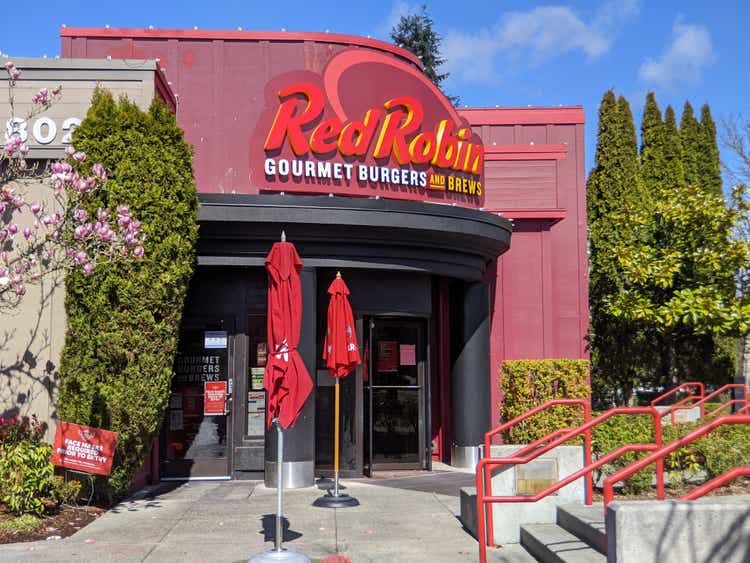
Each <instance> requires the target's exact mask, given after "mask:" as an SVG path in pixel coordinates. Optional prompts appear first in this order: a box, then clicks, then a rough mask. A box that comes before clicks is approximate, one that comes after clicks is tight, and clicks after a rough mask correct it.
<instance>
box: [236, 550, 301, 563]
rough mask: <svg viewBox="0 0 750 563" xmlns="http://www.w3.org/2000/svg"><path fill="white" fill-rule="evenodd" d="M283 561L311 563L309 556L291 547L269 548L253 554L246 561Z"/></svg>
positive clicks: (263, 562) (266, 562)
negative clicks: (277, 549) (279, 549)
mask: <svg viewBox="0 0 750 563" xmlns="http://www.w3.org/2000/svg"><path fill="white" fill-rule="evenodd" d="M278 561H283V562H285V563H311V562H310V558H309V557H307V556H306V555H302V554H301V553H297V552H296V551H294V550H293V549H286V548H283V549H282V550H281V551H276V550H275V549H269V550H268V551H264V552H263V553H259V554H258V555H253V556H252V557H251V558H250V559H248V560H247V563H273V562H278Z"/></svg>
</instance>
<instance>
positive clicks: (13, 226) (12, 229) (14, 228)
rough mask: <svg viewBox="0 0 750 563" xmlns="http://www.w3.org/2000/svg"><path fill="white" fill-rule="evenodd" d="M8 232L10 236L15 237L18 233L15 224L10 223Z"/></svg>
mask: <svg viewBox="0 0 750 563" xmlns="http://www.w3.org/2000/svg"><path fill="white" fill-rule="evenodd" d="M8 232H9V233H10V234H11V235H15V234H16V233H17V232H18V226H17V225H16V224H15V223H10V224H9V225H8Z"/></svg>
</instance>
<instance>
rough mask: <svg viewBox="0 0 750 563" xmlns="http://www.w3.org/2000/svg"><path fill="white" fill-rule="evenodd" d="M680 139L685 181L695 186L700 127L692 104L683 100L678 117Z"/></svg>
mask: <svg viewBox="0 0 750 563" xmlns="http://www.w3.org/2000/svg"><path fill="white" fill-rule="evenodd" d="M680 139H681V141H682V168H683V170H684V172H685V182H686V183H687V185H688V186H696V185H698V183H699V182H700V173H699V172H698V159H699V157H700V152H701V145H702V139H701V127H700V123H698V120H697V119H695V114H694V113H693V106H692V105H690V102H685V106H684V107H683V109H682V118H681V119H680Z"/></svg>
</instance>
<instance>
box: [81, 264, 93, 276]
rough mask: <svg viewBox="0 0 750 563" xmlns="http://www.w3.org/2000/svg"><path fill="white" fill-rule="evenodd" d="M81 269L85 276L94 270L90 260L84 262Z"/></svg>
mask: <svg viewBox="0 0 750 563" xmlns="http://www.w3.org/2000/svg"><path fill="white" fill-rule="evenodd" d="M83 271H84V272H85V274H86V275H87V276H90V275H91V272H93V271H94V265H93V264H92V263H91V262H86V263H85V264H84V265H83Z"/></svg>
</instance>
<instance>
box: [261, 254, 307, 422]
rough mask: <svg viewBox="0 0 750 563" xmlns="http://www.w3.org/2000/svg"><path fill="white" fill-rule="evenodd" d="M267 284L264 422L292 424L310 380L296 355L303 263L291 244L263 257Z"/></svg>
mask: <svg viewBox="0 0 750 563" xmlns="http://www.w3.org/2000/svg"><path fill="white" fill-rule="evenodd" d="M266 269H267V270H268V275H269V277H270V282H269V284H268V360H267V362H266V370H265V373H264V377H263V386H264V387H265V388H266V391H268V406H267V409H266V410H267V412H266V416H267V423H268V426H269V427H270V426H271V422H272V421H273V419H274V418H278V419H279V423H280V424H281V426H282V427H283V428H289V427H290V426H293V425H294V421H295V420H297V417H298V416H299V413H300V412H301V411H302V407H303V406H304V405H305V401H306V400H307V397H308V395H309V394H310V391H311V390H312V386H313V384H312V380H311V379H310V374H309V373H308V372H307V368H306V367H305V364H304V362H303V361H302V358H301V357H300V355H299V352H297V344H299V332H300V325H301V323H302V290H301V288H300V279H299V272H300V270H302V260H301V259H300V257H299V255H298V254H297V250H296V249H295V248H294V245H293V244H292V243H290V242H277V243H275V244H274V245H273V248H271V252H269V254H268V256H267V257H266Z"/></svg>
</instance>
